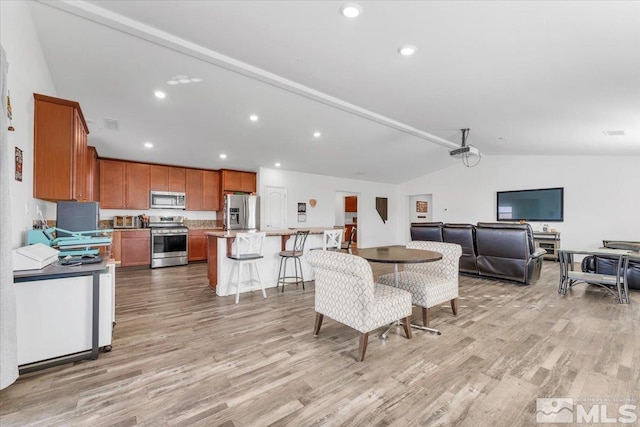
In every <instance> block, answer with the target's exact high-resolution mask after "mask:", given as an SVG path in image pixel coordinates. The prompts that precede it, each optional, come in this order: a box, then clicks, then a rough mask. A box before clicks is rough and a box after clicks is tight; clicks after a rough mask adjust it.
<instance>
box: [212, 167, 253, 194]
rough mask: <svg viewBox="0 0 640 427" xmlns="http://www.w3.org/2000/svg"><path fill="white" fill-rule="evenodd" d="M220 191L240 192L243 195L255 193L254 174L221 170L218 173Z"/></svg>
mask: <svg viewBox="0 0 640 427" xmlns="http://www.w3.org/2000/svg"><path fill="white" fill-rule="evenodd" d="M220 174H221V176H220V180H221V188H222V191H223V192H224V191H242V192H244V193H255V192H256V174H255V172H242V171H233V170H227V169H222V170H221V171H220Z"/></svg>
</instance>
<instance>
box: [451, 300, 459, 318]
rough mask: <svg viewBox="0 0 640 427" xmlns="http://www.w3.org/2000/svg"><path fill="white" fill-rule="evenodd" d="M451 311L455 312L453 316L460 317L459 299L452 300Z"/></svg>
mask: <svg viewBox="0 0 640 427" xmlns="http://www.w3.org/2000/svg"><path fill="white" fill-rule="evenodd" d="M451 311H453V315H454V316H457V315H458V298H454V299H452V300H451Z"/></svg>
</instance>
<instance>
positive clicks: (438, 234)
mask: <svg viewBox="0 0 640 427" xmlns="http://www.w3.org/2000/svg"><path fill="white" fill-rule="evenodd" d="M443 225H444V223H442V222H413V223H411V240H428V241H430V242H442V241H443V240H442V226H443Z"/></svg>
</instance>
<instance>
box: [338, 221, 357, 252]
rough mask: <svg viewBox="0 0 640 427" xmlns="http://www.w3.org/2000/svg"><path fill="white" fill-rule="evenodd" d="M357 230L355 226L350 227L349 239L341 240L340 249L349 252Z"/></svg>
mask: <svg viewBox="0 0 640 427" xmlns="http://www.w3.org/2000/svg"><path fill="white" fill-rule="evenodd" d="M357 231H358V230H357V229H356V227H351V233H350V234H349V240H348V241H346V242H342V245H341V246H340V248H341V249H345V250H346V251H347V252H349V253H351V244H352V243H353V239H354V237H355V236H356V232H357Z"/></svg>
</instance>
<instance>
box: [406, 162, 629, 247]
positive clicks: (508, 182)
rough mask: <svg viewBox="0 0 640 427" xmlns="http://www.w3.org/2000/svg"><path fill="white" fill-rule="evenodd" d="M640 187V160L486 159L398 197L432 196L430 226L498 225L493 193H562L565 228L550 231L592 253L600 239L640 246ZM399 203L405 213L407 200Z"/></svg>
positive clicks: (414, 185) (411, 186)
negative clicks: (439, 223) (436, 223)
mask: <svg viewBox="0 0 640 427" xmlns="http://www.w3.org/2000/svg"><path fill="white" fill-rule="evenodd" d="M639 182H640V156H635V157H634V156H627V157H614V156H611V157H604V156H601V157H591V156H493V157H492V156H484V157H483V158H482V161H481V162H480V164H479V165H478V166H477V167H475V168H466V167H464V166H463V165H462V164H459V165H455V166H452V167H450V168H447V169H443V170H440V171H438V172H434V173H432V174H429V175H425V176H423V177H420V178H418V179H415V180H413V181H410V182H407V183H405V184H403V185H401V186H400V194H401V195H404V196H408V195H413V194H427V193H428V194H432V196H433V200H432V203H431V204H430V205H431V206H430V208H431V207H432V208H433V209H432V212H433V220H434V221H443V222H466V223H476V222H478V221H495V220H496V213H495V209H496V192H497V191H501V190H524V189H534V188H548V187H564V189H565V190H564V222H550V223H548V224H549V227H550V228H555V229H557V230H558V231H560V232H561V239H562V242H561V243H562V246H565V247H569V246H573V247H578V246H579V247H588V248H596V247H599V246H601V245H602V239H620V240H636V241H637V240H640V197H639V196H638V194H640V193H639V192H638V189H637V188H636V187H637V184H638V183H639ZM400 200H401V201H403V202H405V203H401V206H400V207H399V209H405V210H406V209H407V206H406V200H407V198H406V197H402V198H401V199H400ZM408 217H409V215H408V213H404V214H403V218H408ZM532 226H533V228H534V230H542V223H532ZM407 228H408V224H405V225H403V230H401V234H400V235H401V236H405V238H408V232H407V231H406V229H407Z"/></svg>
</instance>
